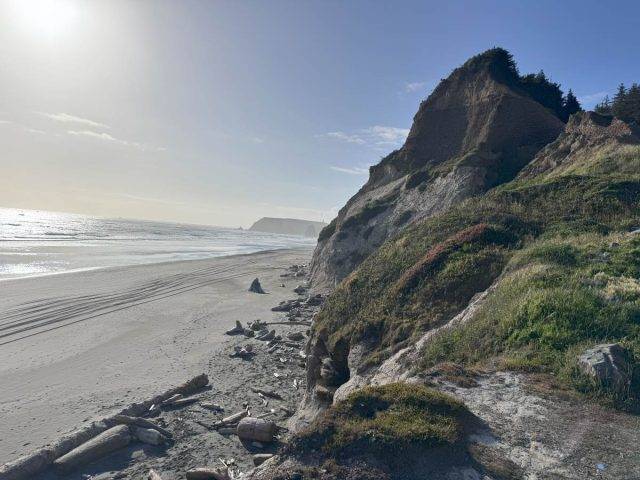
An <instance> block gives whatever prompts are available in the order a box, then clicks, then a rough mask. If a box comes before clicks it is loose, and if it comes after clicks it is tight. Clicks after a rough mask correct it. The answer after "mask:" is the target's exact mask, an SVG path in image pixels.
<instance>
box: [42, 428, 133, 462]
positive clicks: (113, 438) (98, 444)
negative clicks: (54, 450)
mask: <svg viewBox="0 0 640 480" xmlns="http://www.w3.org/2000/svg"><path fill="white" fill-rule="evenodd" d="M130 442H131V433H130V432H129V427H127V426H126V425H118V426H117V427H113V428H110V429H109V430H107V431H104V432H102V433H101V434H100V435H98V436H97V437H94V438H92V439H91V440H89V441H88V442H86V443H83V444H82V445H80V446H79V447H76V448H74V449H73V450H71V451H70V452H69V453H67V454H65V455H63V456H62V457H60V458H57V459H56V460H55V461H54V462H53V465H54V467H55V468H56V469H57V470H59V471H60V472H69V471H71V470H73V469H74V468H76V467H78V466H80V465H84V464H86V463H89V462H92V461H94V460H97V459H98V458H101V457H104V456H105V455H107V454H109V453H111V452H114V451H116V450H119V449H121V448H123V447H126V446H127V445H129V443H130Z"/></svg>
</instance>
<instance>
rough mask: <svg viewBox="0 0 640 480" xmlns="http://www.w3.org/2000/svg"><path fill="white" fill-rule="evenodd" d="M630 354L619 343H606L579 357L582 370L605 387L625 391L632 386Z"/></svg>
mask: <svg viewBox="0 0 640 480" xmlns="http://www.w3.org/2000/svg"><path fill="white" fill-rule="evenodd" d="M629 355H630V354H629V352H628V351H627V350H626V349H625V348H624V347H622V346H621V345H620V344H618V343H605V344H601V345H596V346H595V347H593V348H590V349H588V350H585V351H584V352H583V353H582V354H581V355H580V356H579V357H578V365H579V367H580V369H581V370H582V371H583V372H584V373H586V374H587V375H589V376H591V377H593V378H595V379H596V380H597V381H598V382H600V383H602V384H603V385H607V386H610V387H611V388H613V389H614V390H618V391H625V390H628V389H629V387H630V385H631V362H630V359H629Z"/></svg>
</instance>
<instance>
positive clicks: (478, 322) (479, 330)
mask: <svg viewBox="0 0 640 480" xmlns="http://www.w3.org/2000/svg"><path fill="white" fill-rule="evenodd" d="M639 269H640V236H638V235H621V234H612V235H599V234H583V235H578V236H575V237H569V238H567V237H565V238H561V237H560V238H559V237H551V238H541V239H540V240H538V241H536V242H534V243H532V244H531V245H530V246H528V247H527V248H524V249H522V250H521V251H518V252H517V253H515V254H514V255H513V256H512V258H511V261H510V262H509V264H508V266H507V268H506V271H505V274H504V276H503V278H502V279H501V281H500V282H499V284H498V286H497V288H496V289H495V291H494V292H492V294H491V295H489V296H488V297H487V301H486V302H485V303H484V304H483V305H482V307H481V309H480V310H479V312H478V313H477V314H476V315H475V316H474V318H473V319H472V321H471V322H470V323H468V324H467V325H465V326H464V327H462V328H459V329H456V330H451V331H448V332H445V333H443V334H441V335H439V336H437V337H436V338H435V340H434V341H433V342H431V343H430V344H429V345H428V346H427V348H426V351H425V354H424V358H423V367H429V366H432V365H435V364H437V363H438V362H440V361H443V360H447V361H454V362H459V363H461V364H463V365H477V364H479V363H482V362H484V361H487V360H488V359H495V358H499V359H500V366H501V367H503V368H508V369H515V370H524V371H534V372H547V373H552V374H554V375H555V376H556V377H557V379H558V380H559V381H560V383H561V384H563V385H566V386H569V387H573V388H575V389H577V390H579V391H582V392H585V393H588V394H590V395H595V396H597V397H600V398H603V399H606V400H608V401H611V402H612V403H614V404H616V405H618V406H621V407H625V408H630V409H634V410H635V409H637V408H638V401H637V399H638V395H639V394H640V392H638V391H623V392H608V391H606V389H603V388H602V386H600V385H597V384H595V383H594V382H593V381H591V380H589V379H588V378H586V377H584V376H583V375H581V374H580V373H579V371H578V369H577V367H576V358H577V356H578V355H579V353H580V352H581V351H583V350H584V349H586V348H588V347H591V346H593V345H595V344H598V343H608V342H620V343H622V344H623V345H624V346H626V347H627V348H629V350H630V351H631V353H632V355H633V357H635V358H636V359H639V358H640V282H639V281H638V279H639V278H640V270H639ZM636 370H638V369H637V368H636ZM638 374H640V372H636V375H638ZM635 384H636V385H637V384H638V382H637V381H636V382H635Z"/></svg>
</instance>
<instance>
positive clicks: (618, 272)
mask: <svg viewBox="0 0 640 480" xmlns="http://www.w3.org/2000/svg"><path fill="white" fill-rule="evenodd" d="M639 167H640V149H639V148H638V147H629V146H626V147H621V148H618V149H611V148H608V149H606V150H605V149H603V150H602V151H601V152H595V153H594V152H591V153H590V154H589V157H588V158H583V159H581V160H580V161H579V162H574V164H573V166H572V167H570V168H566V167H563V170H562V171H560V172H558V171H556V172H550V173H548V174H545V175H542V176H539V177H535V178H532V179H526V180H522V179H520V180H515V181H513V182H510V183H508V184H505V185H503V186H501V187H498V188H497V189H494V190H493V191H491V192H489V193H488V194H486V195H484V196H482V197H479V198H475V199H471V200H469V201H467V202H465V203H463V204H461V205H459V206H457V207H455V208H454V209H452V210H450V211H448V212H447V213H445V214H442V215H439V216H436V217H434V218H431V219H429V220H427V221H425V222H422V223H420V224H417V225H414V226H412V227H410V228H408V229H407V230H405V231H403V232H402V233H401V234H400V235H399V236H397V237H395V238H393V239H391V240H389V241H387V242H386V243H385V244H384V245H383V246H382V247H381V248H380V249H379V250H378V251H377V252H376V253H375V254H373V255H372V256H371V257H369V258H368V259H367V260H366V261H365V262H364V263H363V264H362V265H361V266H360V268H359V269H358V270H357V271H355V272H354V273H353V274H351V275H350V276H349V277H348V278H347V279H345V281H344V282H342V284H341V285H340V286H339V287H338V289H337V291H336V292H335V293H334V294H333V295H332V296H331V298H330V299H329V301H328V302H327V304H326V306H325V307H324V308H323V310H322V312H321V313H320V315H319V317H318V321H317V322H316V324H315V327H314V328H315V329H316V330H317V331H319V333H320V334H321V335H324V336H325V337H326V338H327V342H328V345H329V347H330V348H336V346H338V345H340V348H343V347H344V345H348V344H350V343H353V342H355V341H360V340H367V341H368V342H370V345H373V347H372V350H371V353H370V355H369V358H368V363H369V364H375V363H379V362H380V361H381V360H382V359H383V358H385V357H387V356H389V355H390V354H391V353H392V352H394V351H396V350H398V349H399V348H401V347H403V346H405V345H407V344H408V343H409V342H411V341H413V340H415V339H417V338H418V337H419V336H420V335H421V334H422V333H424V332H425V331H426V330H428V329H430V328H432V327H434V326H437V325H440V324H442V323H444V322H446V321H447V320H449V319H450V318H451V317H452V316H453V315H454V314H456V313H458V312H459V311H460V310H461V309H462V308H464V306H466V304H467V303H468V301H469V300H470V298H471V297H472V296H473V295H474V294H475V293H477V292H480V291H483V290H485V289H486V288H487V287H488V286H489V285H490V284H492V283H493V282H494V281H495V280H496V279H497V278H498V277H499V276H500V275H503V277H502V278H503V280H502V281H501V283H500V288H498V289H497V290H496V291H495V293H493V294H492V295H491V296H490V297H489V299H488V302H487V306H486V307H485V308H484V309H483V311H482V312H481V314H480V315H478V316H477V318H476V319H475V320H474V322H473V323H472V324H471V325H469V326H468V327H467V328H466V329H464V330H463V331H459V332H453V333H451V334H449V335H447V336H446V337H442V338H441V339H440V340H439V341H438V342H436V344H434V345H433V346H432V347H431V348H430V349H429V350H428V351H427V354H426V357H425V360H424V365H423V367H427V366H429V365H433V364H434V363H435V362H437V361H440V360H457V361H460V362H463V363H476V362H480V361H485V360H487V359H490V358H492V357H495V356H501V357H504V359H505V361H504V362H503V364H504V365H505V366H506V367H513V368H527V369H534V370H546V371H553V372H556V373H558V374H559V375H561V376H563V378H566V379H567V380H568V381H570V382H571V384H572V385H574V386H576V387H577V388H579V389H582V390H591V391H593V390H594V386H592V385H588V384H586V383H585V381H584V380H583V379H580V378H579V376H578V375H576V373H575V371H574V370H575V369H573V368H572V365H574V362H572V361H567V360H571V358H573V355H574V354H575V352H577V351H578V350H579V349H580V348H582V347H584V346H586V345H590V344H593V343H596V342H600V341H604V340H606V341H622V342H624V343H626V344H627V345H629V346H630V347H631V349H632V350H633V351H634V352H635V354H636V355H638V357H639V358H640V331H639V330H638V323H639V321H640V303H638V298H637V297H636V294H637V291H636V290H637V289H636V283H637V280H638V279H639V278H640V253H638V252H639V251H640V240H637V239H636V238H635V237H634V236H630V235H623V233H625V232H629V231H630V230H632V229H634V228H636V227H638V226H640V218H639V217H640V209H639V208H638V205H639V204H638V200H640V174H638V172H640V169H639ZM616 243H617V244H619V245H618V246H615V244H616Z"/></svg>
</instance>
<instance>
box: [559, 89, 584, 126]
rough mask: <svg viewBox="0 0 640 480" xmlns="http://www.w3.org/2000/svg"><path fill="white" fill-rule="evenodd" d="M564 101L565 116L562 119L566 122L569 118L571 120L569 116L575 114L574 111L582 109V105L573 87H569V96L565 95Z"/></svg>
mask: <svg viewBox="0 0 640 480" xmlns="http://www.w3.org/2000/svg"><path fill="white" fill-rule="evenodd" d="M563 103H564V105H563V118H562V119H563V120H564V121H565V122H566V121H567V120H569V117H570V116H571V115H573V114H574V113H577V112H581V111H582V106H581V105H580V102H579V101H578V99H577V98H576V96H575V95H574V94H573V91H572V90H571V89H569V92H568V93H567V96H566V97H565V99H564V102H563Z"/></svg>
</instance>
